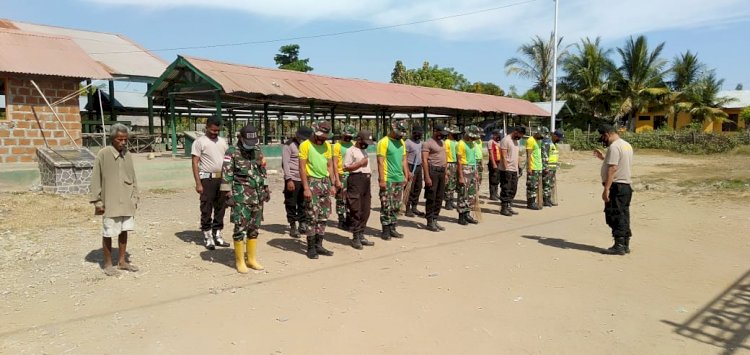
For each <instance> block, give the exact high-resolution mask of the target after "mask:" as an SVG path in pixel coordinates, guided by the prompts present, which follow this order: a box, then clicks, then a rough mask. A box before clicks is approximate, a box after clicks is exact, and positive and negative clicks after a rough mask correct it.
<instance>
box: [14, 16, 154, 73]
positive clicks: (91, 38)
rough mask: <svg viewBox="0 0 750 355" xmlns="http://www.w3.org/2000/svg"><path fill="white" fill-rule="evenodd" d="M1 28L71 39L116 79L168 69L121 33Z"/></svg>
mask: <svg viewBox="0 0 750 355" xmlns="http://www.w3.org/2000/svg"><path fill="white" fill-rule="evenodd" d="M0 28H8V29H18V30H21V31H26V32H34V33H43V34H47V35H51V36H58V37H68V38H70V39H71V40H72V41H73V42H75V43H76V44H77V45H78V46H79V47H80V48H82V49H83V51H84V52H85V53H87V54H88V55H89V56H90V57H91V58H93V60H94V61H96V62H99V63H100V64H101V65H102V66H103V67H104V68H105V69H106V70H107V71H108V72H109V73H110V74H111V75H112V76H113V77H126V78H130V79H140V78H144V79H154V78H157V77H159V75H161V73H162V72H164V69H166V68H167V63H166V62H164V61H163V60H162V59H161V58H159V57H157V56H155V55H154V54H153V53H151V52H149V51H147V50H145V49H144V48H143V47H141V46H139V45H138V44H137V43H135V42H133V41H131V40H129V39H128V38H126V37H124V36H122V35H118V34H112V33H102V32H93V31H83V30H76V29H70V28H63V27H55V26H45V25H37V24H32V23H25V22H20V21H13V20H2V19H0ZM146 81H150V80H146Z"/></svg>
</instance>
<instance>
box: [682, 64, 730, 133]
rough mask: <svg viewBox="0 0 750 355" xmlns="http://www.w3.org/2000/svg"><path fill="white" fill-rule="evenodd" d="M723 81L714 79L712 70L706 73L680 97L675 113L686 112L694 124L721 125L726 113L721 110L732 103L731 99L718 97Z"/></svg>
mask: <svg viewBox="0 0 750 355" xmlns="http://www.w3.org/2000/svg"><path fill="white" fill-rule="evenodd" d="M722 85H724V79H719V78H717V77H716V73H715V72H714V71H713V70H710V71H708V72H706V73H705V74H704V75H703V76H702V77H700V78H699V79H698V80H697V81H695V82H694V83H693V84H691V85H690V86H688V87H686V88H685V90H684V91H683V92H682V93H681V95H680V102H678V103H677V104H676V105H675V110H676V111H677V112H687V113H690V115H691V116H692V118H693V122H696V123H708V122H714V123H717V124H718V123H722V122H724V121H725V120H726V118H727V113H726V112H724V110H722V109H721V108H722V107H723V106H725V105H726V104H728V103H730V102H732V101H734V100H735V99H733V98H728V97H719V91H721V87H722Z"/></svg>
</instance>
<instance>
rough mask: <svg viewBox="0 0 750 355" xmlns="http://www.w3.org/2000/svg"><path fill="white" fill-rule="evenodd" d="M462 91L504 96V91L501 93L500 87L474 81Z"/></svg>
mask: <svg viewBox="0 0 750 355" xmlns="http://www.w3.org/2000/svg"><path fill="white" fill-rule="evenodd" d="M463 91H466V92H474V93H478V94H486V95H495V96H505V91H503V89H502V88H500V86H498V85H496V84H494V83H489V82H487V83H483V82H481V81H476V82H474V83H472V84H469V85H468V86H467V87H465V88H464V89H463Z"/></svg>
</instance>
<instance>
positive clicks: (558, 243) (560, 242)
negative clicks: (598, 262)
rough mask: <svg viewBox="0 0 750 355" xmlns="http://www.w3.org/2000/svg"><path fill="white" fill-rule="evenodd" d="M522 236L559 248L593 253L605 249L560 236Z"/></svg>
mask: <svg viewBox="0 0 750 355" xmlns="http://www.w3.org/2000/svg"><path fill="white" fill-rule="evenodd" d="M521 237H523V238H526V239H531V240H536V241H537V242H538V243H539V244H543V245H546V246H550V247H554V248H559V249H574V250H581V251H588V252H591V253H597V254H598V253H601V252H602V251H603V250H604V249H602V248H599V247H595V246H593V245H587V244H579V243H574V242H569V241H567V240H565V239H560V238H548V237H540V236H538V235H522V236H521Z"/></svg>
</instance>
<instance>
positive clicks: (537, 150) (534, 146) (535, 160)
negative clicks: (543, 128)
mask: <svg viewBox="0 0 750 355" xmlns="http://www.w3.org/2000/svg"><path fill="white" fill-rule="evenodd" d="M529 150H531V156H530V158H531V159H530V160H529V165H531V170H534V171H541V170H542V146H541V145H540V144H539V143H538V142H537V141H536V139H534V137H529V139H527V140H526V151H527V152H528V151H529Z"/></svg>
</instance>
